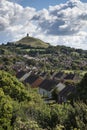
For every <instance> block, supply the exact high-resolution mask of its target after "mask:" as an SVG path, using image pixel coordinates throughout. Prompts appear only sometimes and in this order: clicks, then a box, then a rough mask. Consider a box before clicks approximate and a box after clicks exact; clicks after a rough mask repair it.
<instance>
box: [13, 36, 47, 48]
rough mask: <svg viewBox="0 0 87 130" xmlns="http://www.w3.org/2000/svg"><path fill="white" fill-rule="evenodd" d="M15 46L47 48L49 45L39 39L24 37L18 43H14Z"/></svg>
mask: <svg viewBox="0 0 87 130" xmlns="http://www.w3.org/2000/svg"><path fill="white" fill-rule="evenodd" d="M15 44H22V45H29V46H31V47H35V48H36V47H39V48H48V46H49V44H48V43H45V42H43V41H42V40H40V39H37V38H33V37H30V36H26V37H24V38H22V39H20V40H19V41H17V42H15Z"/></svg>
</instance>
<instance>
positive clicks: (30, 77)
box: [24, 73, 39, 85]
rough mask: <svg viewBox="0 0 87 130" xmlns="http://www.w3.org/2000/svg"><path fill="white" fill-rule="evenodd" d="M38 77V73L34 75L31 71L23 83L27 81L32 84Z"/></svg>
mask: <svg viewBox="0 0 87 130" xmlns="http://www.w3.org/2000/svg"><path fill="white" fill-rule="evenodd" d="M38 78H39V76H38V75H35V74H33V73H31V74H30V75H29V76H28V77H27V78H26V79H25V80H24V82H25V83H29V84H30V85H31V84H33V83H34V82H35V80H37V79H38Z"/></svg>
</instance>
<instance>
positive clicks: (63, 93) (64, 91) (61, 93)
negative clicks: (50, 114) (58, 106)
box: [56, 82, 75, 103]
mask: <svg viewBox="0 0 87 130" xmlns="http://www.w3.org/2000/svg"><path fill="white" fill-rule="evenodd" d="M56 91H57V94H58V99H57V100H58V103H62V102H66V101H67V99H68V96H69V95H70V94H71V93H73V92H75V86H73V85H67V86H66V85H65V84H64V83H61V82H60V83H59V84H57V86H56Z"/></svg>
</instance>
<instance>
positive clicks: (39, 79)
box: [31, 77, 43, 88]
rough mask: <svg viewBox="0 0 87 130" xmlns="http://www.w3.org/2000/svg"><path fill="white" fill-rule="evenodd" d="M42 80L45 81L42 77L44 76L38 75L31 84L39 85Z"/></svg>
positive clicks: (33, 85)
mask: <svg viewBox="0 0 87 130" xmlns="http://www.w3.org/2000/svg"><path fill="white" fill-rule="evenodd" d="M42 82H43V78H42V77H38V78H37V79H36V80H35V81H34V82H33V83H32V84H31V86H32V87H33V88H35V87H38V86H39V85H40V84H41V83H42Z"/></svg>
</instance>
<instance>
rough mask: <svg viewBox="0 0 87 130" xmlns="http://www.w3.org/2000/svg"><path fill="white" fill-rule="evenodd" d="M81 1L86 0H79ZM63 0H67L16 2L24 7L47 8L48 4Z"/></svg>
mask: <svg viewBox="0 0 87 130" xmlns="http://www.w3.org/2000/svg"><path fill="white" fill-rule="evenodd" d="M15 1H16V0H15ZM81 1H82V2H87V0H81ZM65 2H67V0H19V1H18V3H20V4H21V5H22V6H24V7H26V6H31V7H34V8H36V9H37V10H40V9H42V8H48V7H49V6H50V5H52V6H54V5H58V4H61V3H65Z"/></svg>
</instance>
